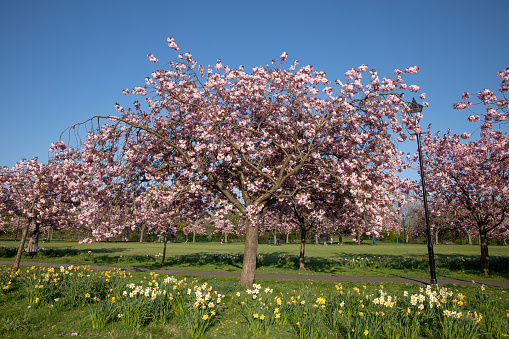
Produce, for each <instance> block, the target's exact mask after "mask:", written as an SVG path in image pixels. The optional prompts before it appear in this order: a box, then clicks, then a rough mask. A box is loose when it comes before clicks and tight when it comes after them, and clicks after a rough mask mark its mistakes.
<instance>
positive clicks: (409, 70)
mask: <svg viewBox="0 0 509 339" xmlns="http://www.w3.org/2000/svg"><path fill="white" fill-rule="evenodd" d="M405 72H406V73H409V74H414V73H417V72H419V67H417V66H414V67H407V68H405Z"/></svg>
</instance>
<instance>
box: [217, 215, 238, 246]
mask: <svg viewBox="0 0 509 339" xmlns="http://www.w3.org/2000/svg"><path fill="white" fill-rule="evenodd" d="M213 223H214V226H215V230H214V233H221V236H222V237H223V243H225V244H227V243H228V234H234V233H235V225H234V224H233V223H232V222H231V221H230V220H229V219H228V218H227V217H223V218H220V217H217V218H214V219H213Z"/></svg>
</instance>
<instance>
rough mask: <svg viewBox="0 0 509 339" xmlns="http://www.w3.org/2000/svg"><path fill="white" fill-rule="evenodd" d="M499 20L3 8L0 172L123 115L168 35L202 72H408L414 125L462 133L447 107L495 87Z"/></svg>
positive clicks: (501, 35) (427, 6)
mask: <svg viewBox="0 0 509 339" xmlns="http://www.w3.org/2000/svg"><path fill="white" fill-rule="evenodd" d="M508 12H509V1H507V0H499V1H492V0H485V1H472V0H447V1H444V0H440V1H434V0H431V1H411V0H405V1H390V0H389V1H379V0H365V1H340V0H336V1H320V0H315V1H299V0H292V1H275V0H272V1H265V0H262V1H260V0H256V1H197V0H195V1H169V0H168V1H147V2H143V1H125V0H124V1H107V0H102V1H95V0H87V1H55V0H47V1H40V0H38V1H24V0H18V1H3V2H2V6H1V11H0V29H1V32H2V33H1V35H0V46H1V53H0V75H1V76H0V115H1V122H0V126H1V127H0V145H1V146H0V166H9V167H11V166H13V165H14V164H15V163H16V162H18V161H19V160H20V159H21V158H32V157H34V156H38V157H39V159H40V161H42V162H45V161H47V159H48V152H47V149H48V148H49V147H50V144H51V142H53V141H57V140H58V139H59V137H60V133H61V132H62V131H64V130H65V129H66V128H67V127H69V126H70V125H72V124H74V123H77V122H81V121H84V120H86V119H87V118H89V117H91V116H93V115H98V114H101V115H106V114H116V111H115V108H114V104H115V102H117V101H118V102H120V103H121V104H122V106H124V107H129V106H130V104H131V102H130V101H131V98H130V97H125V96H124V95H123V94H122V93H121V90H122V89H124V88H132V87H134V86H137V85H142V84H143V83H144V78H145V77H146V76H148V75H150V72H151V71H152V70H154V65H153V64H150V63H149V61H148V59H147V57H146V55H147V54H148V53H153V54H154V55H155V56H156V57H157V58H158V59H159V60H160V61H161V62H163V61H168V60H170V59H173V58H174V57H175V54H172V53H171V51H170V49H169V48H168V47H167V42H166V38H167V37H169V36H172V37H174V38H175V40H176V42H177V44H178V45H179V47H180V52H187V51H189V52H191V53H192V54H193V56H194V57H195V58H196V59H197V60H198V61H199V62H200V63H202V64H205V65H207V64H213V63H215V61H216V59H217V58H221V59H222V61H223V65H229V66H230V67H237V66H239V65H245V66H256V65H261V64H262V65H265V64H266V63H268V62H270V60H271V59H277V58H279V56H280V55H281V53H282V52H287V53H289V58H288V59H289V61H293V60H295V59H297V60H299V61H300V65H301V66H304V65H307V64H311V65H314V66H315V69H316V70H319V71H325V72H327V76H328V77H329V78H330V79H331V80H334V79H337V78H339V79H344V73H345V72H346V71H347V70H348V69H350V68H352V67H358V66H359V65H361V64H367V65H369V67H370V68H376V69H377V70H378V71H379V74H380V75H381V76H393V70H394V69H395V68H404V67H407V66H415V65H417V66H419V67H420V69H421V71H420V73H419V74H418V75H417V76H413V77H412V78H411V79H412V81H409V84H417V85H420V86H421V91H422V92H425V93H426V94H427V98H426V100H427V101H428V102H429V103H430V107H429V108H426V109H425V110H424V112H423V114H424V118H423V119H422V120H421V123H422V124H424V125H427V124H429V123H431V124H432V128H433V130H435V131H436V130H442V131H444V130H446V129H447V128H451V129H452V130H453V131H455V132H457V133H462V132H464V131H469V132H470V131H472V130H473V129H474V127H473V125H472V124H470V123H468V122H467V121H466V112H463V111H456V110H453V109H452V108H451V106H452V104H453V103H454V102H457V101H460V100H461V93H462V92H464V91H470V92H476V91H477V90H480V89H483V88H491V89H493V90H495V89H497V88H498V85H499V78H498V77H497V76H496V73H497V72H498V71H499V70H501V69H503V68H505V67H507V66H509V38H508V34H507V23H506V16H507V13H508ZM506 126H507V125H506ZM504 128H506V129H507V127H504ZM408 147H409V149H408V150H409V151H412V152H413V151H414V150H415V149H416V144H415V142H413V143H411V144H409V146H408Z"/></svg>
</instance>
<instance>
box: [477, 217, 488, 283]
mask: <svg viewBox="0 0 509 339" xmlns="http://www.w3.org/2000/svg"><path fill="white" fill-rule="evenodd" d="M479 243H480V244H481V274H482V275H489V274H490V257H489V255H488V240H487V239H486V231H485V228H484V226H481V227H480V228H479Z"/></svg>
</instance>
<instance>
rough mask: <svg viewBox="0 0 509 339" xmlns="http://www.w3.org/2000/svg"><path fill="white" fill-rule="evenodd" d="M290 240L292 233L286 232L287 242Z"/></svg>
mask: <svg viewBox="0 0 509 339" xmlns="http://www.w3.org/2000/svg"><path fill="white" fill-rule="evenodd" d="M289 242H290V233H286V243H287V244H288V243H289Z"/></svg>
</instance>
